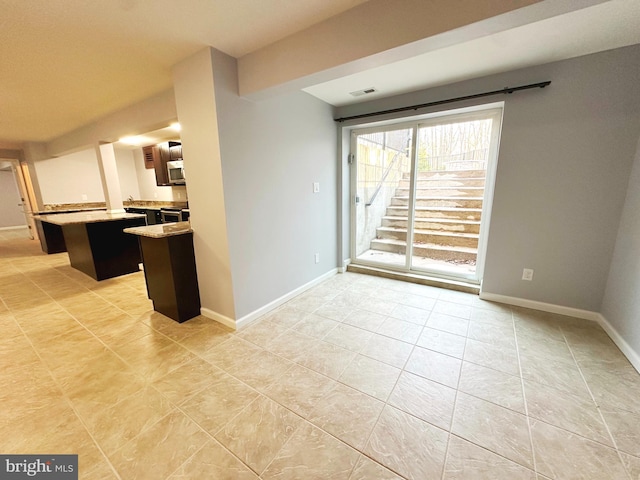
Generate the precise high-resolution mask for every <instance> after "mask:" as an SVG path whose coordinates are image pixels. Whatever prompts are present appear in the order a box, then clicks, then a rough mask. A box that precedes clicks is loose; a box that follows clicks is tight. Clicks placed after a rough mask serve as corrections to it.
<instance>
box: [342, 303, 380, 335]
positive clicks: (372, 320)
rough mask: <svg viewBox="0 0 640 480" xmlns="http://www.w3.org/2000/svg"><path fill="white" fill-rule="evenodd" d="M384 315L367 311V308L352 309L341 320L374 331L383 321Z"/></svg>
mask: <svg viewBox="0 0 640 480" xmlns="http://www.w3.org/2000/svg"><path fill="white" fill-rule="evenodd" d="M385 318H386V316H385V315H381V314H379V313H374V312H369V311H367V310H361V309H358V310H354V311H353V312H352V313H351V314H350V315H349V316H347V317H346V318H345V319H344V320H343V322H344V323H346V324H347V325H352V326H354V327H358V328H362V329H364V330H369V331H370V332H375V331H376V330H377V329H378V328H380V325H382V323H383V322H384V320H385Z"/></svg>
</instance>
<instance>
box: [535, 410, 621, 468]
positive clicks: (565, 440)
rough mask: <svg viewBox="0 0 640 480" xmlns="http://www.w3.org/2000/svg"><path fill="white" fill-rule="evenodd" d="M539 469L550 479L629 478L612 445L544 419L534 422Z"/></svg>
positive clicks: (537, 465)
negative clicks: (590, 438) (587, 437)
mask: <svg viewBox="0 0 640 480" xmlns="http://www.w3.org/2000/svg"><path fill="white" fill-rule="evenodd" d="M531 436H532V438H533V448H534V452H535V455H536V467H537V470H538V472H540V473H542V474H543V475H546V476H548V477H550V478H561V479H563V480H564V479H567V480H572V479H585V480H601V479H604V478H607V479H609V478H610V479H624V478H628V477H627V474H626V472H625V469H624V466H623V465H622V462H621V461H620V457H619V456H618V454H617V453H616V451H615V450H613V449H612V448H609V447H606V446H604V445H602V444H600V443H596V442H593V441H591V440H587V439H586V438H584V437H581V436H578V435H576V434H574V433H570V432H567V431H566V430H561V429H559V428H557V427H554V426H552V425H547V424H546V423H544V422H540V421H537V420H534V421H532V422H531Z"/></svg>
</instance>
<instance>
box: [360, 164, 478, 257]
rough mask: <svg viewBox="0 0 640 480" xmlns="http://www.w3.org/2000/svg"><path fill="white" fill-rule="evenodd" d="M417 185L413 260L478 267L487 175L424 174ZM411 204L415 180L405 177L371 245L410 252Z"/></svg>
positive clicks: (472, 172)
mask: <svg viewBox="0 0 640 480" xmlns="http://www.w3.org/2000/svg"><path fill="white" fill-rule="evenodd" d="M416 181H417V183H418V184H417V186H416V214H415V226H414V242H413V255H414V256H417V257H424V258H430V259H434V260H445V261H452V262H456V263H470V264H472V263H475V261H476V257H477V254H478V238H479V233H480V215H481V213H482V200H483V195H484V182H485V171H484V170H456V171H438V172H420V173H418V177H417V179H416ZM408 204H409V176H408V174H404V177H403V179H402V180H400V183H399V185H398V187H397V188H396V191H395V196H394V197H392V199H391V204H390V205H389V206H388V207H387V210H386V215H385V216H384V217H382V225H381V226H380V227H378V229H377V233H376V238H375V239H373V240H372V241H371V250H378V251H383V252H391V253H399V254H405V253H406V249H407V223H408Z"/></svg>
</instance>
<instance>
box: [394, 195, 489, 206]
mask: <svg viewBox="0 0 640 480" xmlns="http://www.w3.org/2000/svg"><path fill="white" fill-rule="evenodd" d="M408 204H409V197H408V196H396V197H392V198H391V206H393V207H395V206H399V207H406V206H407V205H408ZM416 206H417V207H459V208H482V197H443V196H432V197H428V196H424V197H417V198H416Z"/></svg>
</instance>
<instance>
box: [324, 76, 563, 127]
mask: <svg viewBox="0 0 640 480" xmlns="http://www.w3.org/2000/svg"><path fill="white" fill-rule="evenodd" d="M549 84H551V82H550V81H549V82H540V83H532V84H530V85H521V86H519V87H505V88H503V89H502V90H494V91H492V92H484V93H476V94H474V95H467V96H464V97H456V98H448V99H446V100H438V101H436V102H429V103H421V104H419V105H410V106H408V107H400V108H392V109H391V110H381V111H379V112H371V113H362V114H360V115H352V116H350V117H341V118H334V120H335V121H336V122H345V121H347V120H355V119H358V118H368V117H376V116H378V115H386V114H388V113H398V112H406V111H407V110H418V109H419V108H426V107H434V106H436V105H445V104H447V103H453V102H462V101H463V100H472V99H474V98H481V97H489V96H491V95H500V94H501V93H502V94H505V93H513V92H518V91H520V90H529V89H530V88H544V87H546V86H547V85H549Z"/></svg>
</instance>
